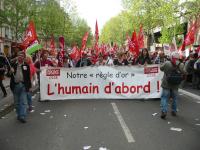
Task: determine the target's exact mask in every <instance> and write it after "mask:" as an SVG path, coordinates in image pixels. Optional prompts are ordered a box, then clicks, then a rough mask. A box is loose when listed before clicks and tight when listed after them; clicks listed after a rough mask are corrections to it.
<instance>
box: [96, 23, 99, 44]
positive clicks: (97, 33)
mask: <svg viewBox="0 0 200 150" xmlns="http://www.w3.org/2000/svg"><path fill="white" fill-rule="evenodd" d="M95 40H96V41H95V42H96V43H97V42H98V40H99V29H98V23H97V20H96V25H95Z"/></svg>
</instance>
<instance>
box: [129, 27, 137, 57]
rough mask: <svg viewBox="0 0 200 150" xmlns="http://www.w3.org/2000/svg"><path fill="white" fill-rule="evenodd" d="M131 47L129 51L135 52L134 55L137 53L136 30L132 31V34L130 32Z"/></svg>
mask: <svg viewBox="0 0 200 150" xmlns="http://www.w3.org/2000/svg"><path fill="white" fill-rule="evenodd" d="M131 42H132V43H131V49H130V51H131V52H132V53H135V55H137V56H138V55H139V45H138V40H137V34H136V32H135V31H134V32H133V34H132V38H131Z"/></svg>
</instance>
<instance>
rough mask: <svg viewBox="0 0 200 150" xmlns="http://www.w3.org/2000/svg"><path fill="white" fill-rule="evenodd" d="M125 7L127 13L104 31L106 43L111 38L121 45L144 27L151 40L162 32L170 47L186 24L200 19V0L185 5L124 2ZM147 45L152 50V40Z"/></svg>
mask: <svg viewBox="0 0 200 150" xmlns="http://www.w3.org/2000/svg"><path fill="white" fill-rule="evenodd" d="M122 3H123V7H124V9H125V11H124V12H123V13H121V14H119V15H118V16H116V17H115V19H110V20H109V21H108V22H107V23H106V25H105V26H104V28H103V30H102V35H101V36H102V37H101V40H102V41H109V40H108V39H109V38H111V40H116V41H120V40H119V39H122V38H121V37H122V35H124V34H126V33H128V34H129V35H131V33H132V32H133V30H134V29H136V31H138V30H139V26H140V24H142V25H143V29H144V31H145V34H146V35H147V37H151V35H153V32H154V31H155V29H157V28H161V34H162V37H161V38H160V39H159V41H160V42H161V43H170V42H171V41H172V38H173V37H174V36H177V35H178V34H182V33H183V25H181V23H183V20H185V21H187V20H193V19H194V18H200V17H199V16H200V9H199V8H200V1H199V0H188V1H186V2H184V3H183V2H182V1H181V0H122ZM116 20H118V21H116ZM120 20H122V22H121V21H120ZM122 26H123V28H122ZM122 29H123V30H122ZM147 44H148V47H149V46H150V44H151V43H150V38H148V41H147Z"/></svg>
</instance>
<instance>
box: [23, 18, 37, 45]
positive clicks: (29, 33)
mask: <svg viewBox="0 0 200 150" xmlns="http://www.w3.org/2000/svg"><path fill="white" fill-rule="evenodd" d="M35 40H37V34H36V31H35V26H34V22H33V21H30V22H29V26H28V28H27V29H26V32H25V36H24V40H23V42H22V45H23V46H24V47H25V48H27V47H28V46H29V45H30V44H32V43H33V42H34V41H35Z"/></svg>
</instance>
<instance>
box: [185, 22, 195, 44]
mask: <svg viewBox="0 0 200 150" xmlns="http://www.w3.org/2000/svg"><path fill="white" fill-rule="evenodd" d="M196 31H197V22H196V21H195V22H194V23H193V24H192V25H191V26H190V28H189V31H188V33H187V35H186V38H185V40H184V42H185V46H188V45H191V44H193V43H194V40H195V36H194V35H195V33H196Z"/></svg>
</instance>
